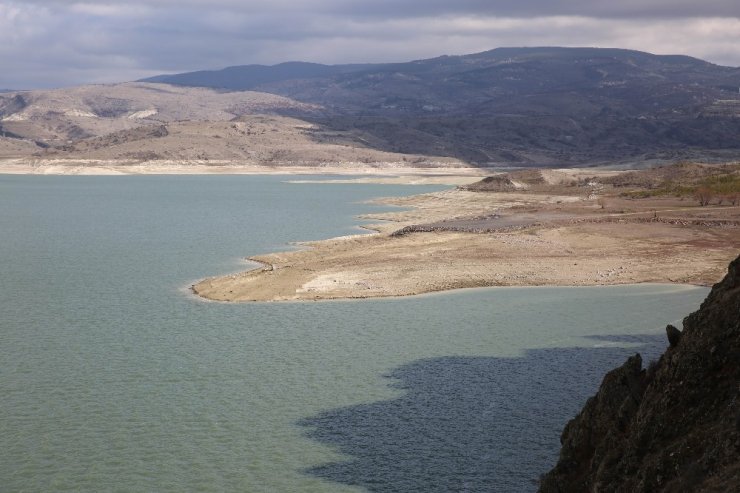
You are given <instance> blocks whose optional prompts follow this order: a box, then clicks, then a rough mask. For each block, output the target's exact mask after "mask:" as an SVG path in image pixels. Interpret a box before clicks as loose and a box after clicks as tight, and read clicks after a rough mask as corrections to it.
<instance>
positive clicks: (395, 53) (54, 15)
mask: <svg viewBox="0 0 740 493" xmlns="http://www.w3.org/2000/svg"><path fill="white" fill-rule="evenodd" d="M610 3H612V4H614V5H607V6H604V5H601V6H599V5H596V6H594V5H592V4H591V2H586V1H580V0H576V1H569V2H566V1H557V0H556V1H550V2H547V1H544V0H540V1H520V2H504V1H500V0H493V1H483V0H458V1H457V2H449V1H444V2H443V1H439V0H426V1H421V0H418V1H400V2H399V1H398V0H396V1H395V2H391V1H389V0H376V1H374V2H367V1H363V2H359V1H339V0H319V1H296V0H293V1H288V0H272V1H269V2H267V1H231V0H210V1H199V0H178V1H175V0H157V1H153V0H152V1H143V0H132V1H130V2H127V3H125V4H118V3H111V2H109V1H80V2H74V1H62V0H56V1H55V0H49V1H42V0H30V1H24V2H22V3H21V2H18V1H3V0H0V67H2V70H0V87H21V88H32V87H53V86H62V85H72V84H80V83H88V82H114V81H120V80H131V79H136V78H140V77H145V76H148V75H154V74H158V73H163V72H178V71H186V70H197V69H204V68H220V67H224V66H227V65H237V64H244V63H266V64H272V63H279V62H282V61H287V60H306V61H315V62H322V63H346V62H383V61H403V60H409V59H417V58H425V57H431V56H437V55H440V54H443V53H444V54H462V53H472V52H476V51H483V50H487V49H491V48H495V47H498V46H543V45H560V46H610V47H624V48H633V49H639V50H644V51H650V52H654V53H681V54H689V55H693V56H697V57H699V58H704V59H707V60H709V61H713V62H715V63H721V64H727V65H733V66H738V65H740V15H739V13H738V11H740V7H738V5H737V3H736V0H734V1H722V0H720V1H708V2H704V4H702V3H700V2H696V1H691V2H689V1H683V0H672V1H671V0H643V1H640V2H638V1H634V0H627V1H622V2H610Z"/></svg>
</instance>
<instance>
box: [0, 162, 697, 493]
mask: <svg viewBox="0 0 740 493" xmlns="http://www.w3.org/2000/svg"><path fill="white" fill-rule="evenodd" d="M433 189H435V188H431V187H418V186H417V187H404V186H389V185H359V184H353V185H340V184H290V183H285V182H284V179H283V178H280V177H264V176H229V177H226V176H198V177H187V176H185V177H157V176H146V177H39V176H20V177H15V176H1V175H0V261H1V262H2V263H1V265H2V270H0V283H1V284H2V289H0V396H2V398H1V399H0V437H2V446H1V447H0V478H1V479H0V491H172V492H176V491H214V492H215V491H249V492H252V491H363V490H373V491H449V490H457V491H464V490H467V491H480V490H485V491H491V490H493V491H531V490H533V489H535V487H536V485H535V483H534V481H536V478H537V477H538V475H539V474H540V473H542V472H544V471H545V470H546V469H547V468H548V467H550V466H551V465H552V464H553V463H554V461H555V460H556V458H557V450H558V446H559V444H558V438H559V435H560V431H561V429H562V426H563V425H564V424H565V422H566V421H567V420H568V419H569V418H570V417H572V416H573V414H574V413H575V412H576V411H577V409H578V408H579V407H580V406H581V405H582V403H583V402H584V401H585V399H586V397H587V396H588V395H589V394H591V393H593V392H594V390H595V389H596V387H597V386H598V383H599V381H600V379H601V376H602V374H603V372H604V371H605V370H606V369H608V368H611V367H613V366H615V365H616V364H619V363H621V362H622V361H623V360H624V359H625V358H626V356H627V355H628V354H631V353H633V352H635V351H638V350H639V351H641V352H643V353H645V352H647V353H649V354H655V353H656V352H657V351H659V350H661V349H662V347H664V345H665V344H664V341H663V339H664V337H663V335H662V330H663V327H664V326H665V324H666V323H671V322H674V323H675V322H676V321H677V320H678V319H680V318H682V317H683V316H685V315H686V314H688V313H689V312H691V311H693V310H694V309H696V307H697V306H698V303H699V302H700V301H701V300H702V299H703V297H704V296H705V295H706V292H707V290H706V289H701V288H688V287H674V286H662V285H645V286H631V287H630V286H626V287H612V288H583V289H581V288H531V289H524V288H514V289H502V288H497V289H483V290H466V291H458V292H452V293H445V294H436V295H428V296H419V297H410V298H402V299H386V300H365V301H353V302H320V303H284V304H283V303H261V304H260V303H255V304H223V303H209V302H204V301H200V300H198V299H196V298H194V297H192V296H191V295H189V294H188V292H187V289H186V288H187V286H189V285H190V284H191V283H192V282H193V281H195V280H197V279H199V278H202V277H205V276H210V275H215V274H220V273H226V272H230V271H234V270H239V269H242V268H243V267H244V266H245V264H244V262H243V261H242V260H240V259H241V258H242V257H244V256H247V255H253V254H257V253H263V252H269V251H275V250H282V249H285V248H288V247H287V245H286V244H287V243H288V242H291V241H297V240H310V239H321V238H325V237H330V236H336V235H344V234H350V233H352V232H359V231H357V229H356V228H357V225H358V224H359V223H358V221H357V220H356V219H354V216H355V215H357V214H360V213H363V212H369V211H372V210H376V209H377V208H374V207H372V206H369V205H367V204H363V203H362V202H363V201H364V200H366V199H369V198H372V197H377V196H386V195H402V194H410V193H419V192H422V191H427V190H433Z"/></svg>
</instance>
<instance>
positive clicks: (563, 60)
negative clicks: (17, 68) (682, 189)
mask: <svg viewBox="0 0 740 493" xmlns="http://www.w3.org/2000/svg"><path fill="white" fill-rule="evenodd" d="M289 68H290V67H287V68H286V67H282V66H275V67H257V66H244V67H234V68H232V69H227V70H225V71H221V72H199V73H191V74H180V75H174V76H162V77H158V78H157V80H160V81H162V82H169V83H175V84H183V85H207V86H211V87H224V88H234V87H249V88H250V89H254V90H259V91H263V92H268V93H272V94H279V95H282V96H286V97H290V98H292V99H295V100H298V101H303V102H306V103H312V104H318V105H321V106H322V107H323V108H325V113H323V114H322V115H321V117H317V115H312V116H311V117H310V118H311V121H313V122H315V123H319V124H322V125H326V126H328V127H331V128H335V129H337V130H348V129H355V130H360V131H362V132H365V133H368V134H371V135H372V136H373V137H374V139H375V140H376V141H377V142H381V143H382V146H383V147H382V148H383V150H389V151H395V152H413V153H419V152H423V150H424V149H433V150H434V151H433V152H434V153H435V154H442V155H446V156H453V157H457V158H460V159H463V160H466V161H468V162H470V163H479V164H486V163H489V164H490V163H493V164H517V165H528V164H550V165H565V166H567V165H574V164H582V163H586V162H589V161H598V162H603V161H608V162H613V161H618V160H623V161H635V160H645V159H667V160H673V159H681V158H694V157H709V158H711V157H712V156H722V155H726V154H727V153H728V152H729V153H732V152H736V151H737V150H738V149H740V138H738V136H739V135H740V94H738V88H740V69H738V68H731V67H721V66H718V65H713V64H711V63H708V62H705V61H702V60H698V59H696V58H691V57H687V56H660V55H652V54H649V53H643V52H639V51H633V50H621V49H599V48H498V49H495V50H491V51H486V52H483V53H477V54H472V55H464V56H442V57H437V58H432V59H428V60H417V61H413V62H408V63H391V64H379V65H364V66H359V65H357V66H341V65H340V66H314V65H309V66H305V67H304V66H303V65H301V64H298V65H296V66H295V67H293V69H290V70H289ZM265 71H268V72H270V74H271V76H270V77H269V78H267V77H265V76H264V72H265ZM230 74H232V75H234V77H233V78H230V76H229V75H230ZM237 74H238V76H237ZM242 81H247V82H248V85H247V86H242V85H241V84H242ZM714 151H719V154H717V153H716V152H714Z"/></svg>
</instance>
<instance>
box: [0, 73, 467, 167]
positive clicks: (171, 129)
mask: <svg viewBox="0 0 740 493" xmlns="http://www.w3.org/2000/svg"><path fill="white" fill-rule="evenodd" d="M321 111H323V110H322V108H321V107H320V106H319V105H314V104H308V103H301V102H298V101H295V100H292V99H290V98H286V97H283V96H278V95H274V94H268V93H259V92H253V91H239V92H223V91H215V90H212V89H207V88H189V87H177V86H172V85H167V84H154V83H124V84H111V85H95V86H80V87H74V88H70V89H59V90H51V91H31V92H17V93H10V94H7V95H5V96H0V157H2V158H22V157H30V158H33V159H34V160H70V159H72V160H75V159H76V160H90V159H93V160H126V161H131V162H138V161H152V160H185V161H194V160H195V161H212V160H218V161H233V162H238V163H242V164H260V165H271V166H273V165H287V164H292V165H308V166H317V165H322V164H325V163H340V162H341V163H357V164H360V165H363V164H373V163H379V162H382V163H416V164H424V163H440V164H443V165H448V164H453V165H458V164H459V163H457V162H456V160H454V159H449V158H434V157H430V156H429V155H410V154H403V155H402V154H396V153H392V152H385V151H382V150H378V149H376V148H373V146H372V145H369V140H368V139H371V137H369V136H365V135H363V134H362V133H361V132H359V131H356V130H354V131H335V130H329V129H326V128H324V127H322V126H320V125H318V124H314V123H311V122H307V121H304V120H301V119H298V118H295V117H293V116H290V115H303V116H304V117H305V116H306V115H311V114H316V113H319V112H321ZM377 147H382V146H377Z"/></svg>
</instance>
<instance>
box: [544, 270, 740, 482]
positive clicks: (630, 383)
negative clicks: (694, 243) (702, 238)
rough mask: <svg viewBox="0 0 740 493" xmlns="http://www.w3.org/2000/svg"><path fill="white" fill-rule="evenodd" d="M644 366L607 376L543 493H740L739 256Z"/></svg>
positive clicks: (573, 426)
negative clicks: (657, 355)
mask: <svg viewBox="0 0 740 493" xmlns="http://www.w3.org/2000/svg"><path fill="white" fill-rule="evenodd" d="M666 331H667V335H668V340H669V343H670V347H669V348H668V349H667V350H666V351H665V353H664V354H663V355H662V356H661V357H660V359H658V360H657V361H654V362H651V363H650V364H649V365H648V367H647V369H643V368H642V359H641V358H640V355H639V354H638V355H635V356H633V357H631V358H629V359H628V360H627V362H626V363H625V364H624V365H623V366H622V367H620V368H617V369H616V370H613V371H611V372H610V373H608V374H607V375H606V377H604V381H603V383H602V384H601V387H600V388H599V390H598V393H597V394H596V395H595V396H594V397H592V398H591V399H589V400H588V402H587V403H586V405H585V406H584V408H583V410H582V411H581V413H580V414H579V415H578V416H576V417H575V418H574V419H573V420H572V421H570V422H569V423H568V424H567V425H566V427H565V430H564V431H563V434H562V437H561V443H562V449H561V452H560V459H559V461H558V463H557V465H556V466H555V468H554V469H553V470H552V471H550V472H549V473H548V474H546V475H545V476H544V477H543V479H542V482H541V485H540V491H541V492H542V493H560V492H563V493H565V492H569V493H570V492H573V493H578V492H588V491H608V492H661V491H665V492H672V491H692V492H720V491H723V492H724V491H739V490H740V399H739V398H738V397H740V389H739V388H738V383H740V257H738V258H737V259H736V260H734V261H733V262H732V263H731V264H730V267H729V270H728V273H727V275H726V276H725V278H724V279H723V280H722V281H721V282H719V283H718V284H715V285H714V287H713V288H712V291H711V292H710V293H709V295H708V296H707V298H706V300H704V302H703V303H702V305H701V307H700V308H699V310H698V311H697V312H694V313H692V314H691V315H689V316H688V317H686V318H685V319H684V321H683V332H680V331H678V329H676V328H675V327H672V326H668V327H667V329H666Z"/></svg>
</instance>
